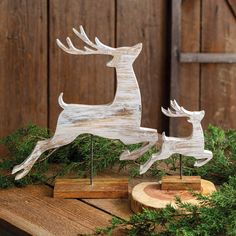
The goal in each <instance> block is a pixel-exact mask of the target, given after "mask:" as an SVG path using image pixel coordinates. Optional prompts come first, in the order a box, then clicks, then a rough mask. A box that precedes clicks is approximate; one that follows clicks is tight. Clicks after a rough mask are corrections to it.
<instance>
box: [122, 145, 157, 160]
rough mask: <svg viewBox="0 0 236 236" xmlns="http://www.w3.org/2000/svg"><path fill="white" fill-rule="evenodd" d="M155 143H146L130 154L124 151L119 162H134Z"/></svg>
mask: <svg viewBox="0 0 236 236" xmlns="http://www.w3.org/2000/svg"><path fill="white" fill-rule="evenodd" d="M155 143H156V142H148V143H147V144H146V145H144V146H143V147H141V148H139V149H137V150H134V151H132V152H130V151H129V150H126V151H124V152H123V153H122V154H121V155H120V160H136V159H137V158H139V157H140V156H142V155H143V154H144V153H145V152H147V150H148V149H149V148H151V147H153V146H154V145H155Z"/></svg>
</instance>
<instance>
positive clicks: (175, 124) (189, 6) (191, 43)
mask: <svg viewBox="0 0 236 236" xmlns="http://www.w3.org/2000/svg"><path fill="white" fill-rule="evenodd" d="M181 13H182V14H181V34H180V36H181V48H180V52H199V51H200V24H201V23H200V16H201V1H200V0H191V1H188V0H183V1H182V6H181ZM179 66H180V75H179V80H178V81H177V82H175V84H174V85H173V86H172V87H171V98H173V99H176V100H177V102H178V103H180V104H182V105H183V106H184V107H186V108H187V109H189V110H199V109H200V106H199V93H200V89H199V87H200V65H199V64H181V65H179ZM172 83H173V82H172ZM206 111H207V109H206ZM191 129H192V127H191V125H190V124H186V120H185V119H182V118H179V119H170V134H171V135H175V136H177V135H178V136H186V135H189V134H190V133H191Z"/></svg>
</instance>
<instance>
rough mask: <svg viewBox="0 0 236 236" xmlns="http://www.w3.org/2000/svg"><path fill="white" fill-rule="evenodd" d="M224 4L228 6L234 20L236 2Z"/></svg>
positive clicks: (235, 16) (232, 0)
mask: <svg viewBox="0 0 236 236" xmlns="http://www.w3.org/2000/svg"><path fill="white" fill-rule="evenodd" d="M226 2H227V3H228V6H229V8H230V10H231V12H232V14H233V16H234V18H236V1H235V0H226Z"/></svg>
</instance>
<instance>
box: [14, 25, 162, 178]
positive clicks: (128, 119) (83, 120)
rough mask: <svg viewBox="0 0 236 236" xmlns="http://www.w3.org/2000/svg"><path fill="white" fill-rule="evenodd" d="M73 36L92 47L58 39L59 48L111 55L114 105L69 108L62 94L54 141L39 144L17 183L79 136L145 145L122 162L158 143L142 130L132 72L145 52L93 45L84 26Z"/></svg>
mask: <svg viewBox="0 0 236 236" xmlns="http://www.w3.org/2000/svg"><path fill="white" fill-rule="evenodd" d="M73 31H74V33H75V34H76V35H77V36H78V37H79V38H80V39H82V40H83V41H84V42H85V43H86V44H87V45H88V46H89V47H86V46H85V47H84V50H81V49H77V48H75V46H74V45H73V43H72V42H71V40H70V38H67V39H66V41H67V44H68V47H66V46H65V45H63V44H62V43H61V42H60V41H59V40H58V39H57V45H58V46H59V47H60V48H61V49H62V50H64V51H65V52H67V53H70V54H75V55H88V54H105V55H111V56H112V57H113V58H112V60H111V61H110V62H109V63H107V66H108V67H115V69H116V74H117V91H116V94H115V98H114V100H113V102H112V103H111V104H107V105H81V104H66V103H65V102H64V101H63V99H62V96H63V94H61V95H60V96H59V99H58V100H59V104H60V106H61V107H62V108H63V111H62V112H61V114H60V115H59V118H58V122H57V127H56V131H55V134H54V136H53V137H52V138H51V139H48V140H44V141H39V142H38V143H37V144H36V146H35V148H34V150H33V152H32V153H31V155H30V156H29V157H28V158H27V159H26V160H25V161H24V162H23V163H21V164H20V165H17V166H15V167H14V168H13V171H12V173H13V174H15V173H17V172H19V173H18V174H17V175H16V178H15V179H21V178H23V177H24V176H25V175H27V174H28V172H29V171H30V170H31V168H32V166H33V165H34V163H35V162H36V161H37V159H38V158H39V157H40V155H41V154H42V153H43V152H45V151H47V150H49V149H53V148H58V147H61V146H63V145H67V144H69V143H71V142H72V141H73V140H74V139H75V138H76V137H77V136H78V135H80V134H83V133H90V134H93V135H98V136H101V137H105V138H110V139H119V140H121V141H122V142H123V143H125V144H133V143H140V142H145V143H146V145H145V146H143V147H141V148H139V149H138V150H135V151H133V152H131V153H129V151H125V152H124V153H122V154H121V157H120V159H121V160H125V159H131V160H134V159H136V158H138V157H139V156H141V155H142V154H144V153H145V152H146V151H147V150H148V149H149V148H150V147H152V146H153V145H155V143H156V142H157V140H158V134H157V130H155V129H149V128H143V127H140V124H141V96H140V90H139V86H138V83H137V79H136V76H135V74H134V71H133V62H134V61H135V59H136V58H137V56H138V55H139V53H140V52H141V50H142V44H141V43H139V44H137V45H135V46H133V47H120V48H112V47H108V46H106V45H104V44H103V43H101V42H100V41H99V40H98V38H95V43H93V42H91V41H90V40H89V38H88V37H87V35H86V34H85V32H84V30H83V28H82V26H80V32H78V31H77V30H75V29H73Z"/></svg>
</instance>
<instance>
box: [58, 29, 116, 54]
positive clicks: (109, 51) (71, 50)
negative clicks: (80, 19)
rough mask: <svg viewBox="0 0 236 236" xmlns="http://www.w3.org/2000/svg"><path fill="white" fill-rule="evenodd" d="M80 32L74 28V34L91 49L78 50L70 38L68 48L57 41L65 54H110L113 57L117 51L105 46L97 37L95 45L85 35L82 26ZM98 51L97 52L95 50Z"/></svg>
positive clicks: (67, 39)
mask: <svg viewBox="0 0 236 236" xmlns="http://www.w3.org/2000/svg"><path fill="white" fill-rule="evenodd" d="M79 28H80V32H78V31H77V30H76V29H74V28H73V32H74V33H75V34H76V36H78V37H79V38H80V39H81V40H82V41H84V42H85V43H86V44H87V45H89V46H90V47H91V48H93V49H91V48H89V47H86V46H84V50H81V49H78V48H76V47H75V46H74V44H73V43H72V41H71V39H70V38H69V37H67V38H66V41H67V44H68V47H67V46H65V45H64V44H63V43H62V42H61V41H60V40H59V39H57V45H58V46H59V47H60V48H61V49H62V50H63V51H65V52H67V53H70V54H75V55H78V54H80V55H88V54H108V55H112V54H113V52H114V51H115V48H112V47H109V46H107V45H105V44H103V43H102V42H101V41H100V40H99V39H98V38H97V37H95V43H93V42H92V41H91V40H90V39H89V38H88V36H87V34H86V33H85V31H84V29H83V27H82V26H80V27H79ZM94 49H96V50H94Z"/></svg>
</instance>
